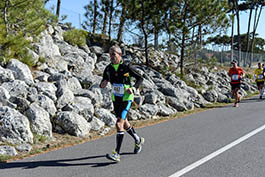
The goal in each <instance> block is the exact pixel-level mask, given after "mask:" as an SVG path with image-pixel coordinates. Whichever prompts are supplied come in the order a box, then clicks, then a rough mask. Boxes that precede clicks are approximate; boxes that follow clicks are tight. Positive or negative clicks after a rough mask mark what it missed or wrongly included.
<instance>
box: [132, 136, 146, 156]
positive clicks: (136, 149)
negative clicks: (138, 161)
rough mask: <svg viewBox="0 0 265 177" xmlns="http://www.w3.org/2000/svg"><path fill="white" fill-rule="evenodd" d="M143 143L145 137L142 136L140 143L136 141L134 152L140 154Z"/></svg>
mask: <svg viewBox="0 0 265 177" xmlns="http://www.w3.org/2000/svg"><path fill="white" fill-rule="evenodd" d="M143 144H144V138H143V137H141V138H140V142H139V143H135V147H134V153H135V154H138V153H139V152H141V150H142V145H143Z"/></svg>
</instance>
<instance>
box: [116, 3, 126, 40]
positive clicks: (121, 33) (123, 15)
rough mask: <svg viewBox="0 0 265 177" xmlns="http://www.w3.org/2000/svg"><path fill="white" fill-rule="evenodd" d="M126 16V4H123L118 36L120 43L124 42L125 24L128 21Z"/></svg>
mask: <svg viewBox="0 0 265 177" xmlns="http://www.w3.org/2000/svg"><path fill="white" fill-rule="evenodd" d="M125 14H126V4H125V3H122V11H121V16H120V25H119V30H118V36H117V40H118V42H122V40H123V28H124V24H125V20H126V18H125Z"/></svg>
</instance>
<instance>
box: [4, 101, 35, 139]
mask: <svg viewBox="0 0 265 177" xmlns="http://www.w3.org/2000/svg"><path fill="white" fill-rule="evenodd" d="M0 122H1V126H0V140H1V141H4V142H8V143H11V144H20V143H30V144H31V143H33V134H32V132H31V130H30V123H29V120H28V118H27V117H25V116H24V115H23V114H21V113H20V112H18V111H17V110H15V109H11V108H9V107H7V106H4V107H0Z"/></svg>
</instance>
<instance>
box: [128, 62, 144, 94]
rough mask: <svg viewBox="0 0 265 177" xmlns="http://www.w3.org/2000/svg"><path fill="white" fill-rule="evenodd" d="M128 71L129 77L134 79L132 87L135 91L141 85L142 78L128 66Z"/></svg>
mask: <svg viewBox="0 0 265 177" xmlns="http://www.w3.org/2000/svg"><path fill="white" fill-rule="evenodd" d="M129 71H130V76H132V77H134V78H135V79H136V82H135V84H134V85H133V87H135V88H136V89H138V88H139V86H140V85H141V84H142V82H143V77H142V76H141V75H140V74H139V73H138V72H137V71H136V69H135V68H134V67H132V66H129Z"/></svg>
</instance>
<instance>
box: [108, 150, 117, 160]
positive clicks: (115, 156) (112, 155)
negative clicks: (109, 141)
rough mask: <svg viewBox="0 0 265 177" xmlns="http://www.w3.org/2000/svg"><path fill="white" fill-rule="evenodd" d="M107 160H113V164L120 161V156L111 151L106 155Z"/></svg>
mask: <svg viewBox="0 0 265 177" xmlns="http://www.w3.org/2000/svg"><path fill="white" fill-rule="evenodd" d="M106 157H107V159H110V160H113V161H115V162H119V161H120V154H118V153H117V152H116V151H115V150H113V152H112V154H107V155H106Z"/></svg>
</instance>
